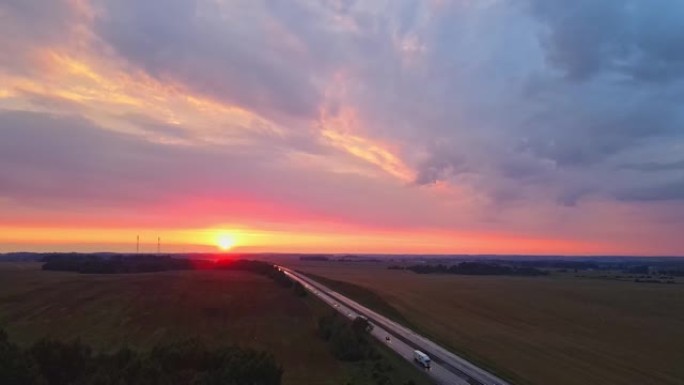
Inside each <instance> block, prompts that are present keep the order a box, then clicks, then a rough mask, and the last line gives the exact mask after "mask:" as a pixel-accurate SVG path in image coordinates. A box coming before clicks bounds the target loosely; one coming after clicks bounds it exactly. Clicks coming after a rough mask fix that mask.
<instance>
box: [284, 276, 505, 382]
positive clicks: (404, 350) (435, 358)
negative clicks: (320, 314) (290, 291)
mask: <svg viewBox="0 0 684 385" xmlns="http://www.w3.org/2000/svg"><path fill="white" fill-rule="evenodd" d="M277 267H278V268H280V269H281V270H282V271H283V272H284V273H285V274H287V275H288V276H289V277H290V278H292V279H294V280H295V281H297V282H299V283H301V284H302V285H303V286H304V287H305V288H306V289H307V290H308V291H309V292H311V293H312V294H314V295H315V296H317V297H318V298H320V299H321V300H323V302H325V303H327V304H328V305H330V306H331V307H333V308H334V309H336V310H337V311H339V312H340V313H342V314H343V315H344V316H346V317H348V318H350V319H354V318H356V317H358V316H364V317H366V318H368V320H369V321H370V323H371V324H373V330H372V331H371V334H372V335H373V337H375V338H377V339H378V340H379V341H380V342H381V343H383V344H386V345H387V346H388V347H389V348H390V349H392V350H394V351H395V352H396V353H397V354H399V355H400V356H402V357H404V359H406V360H407V361H408V362H409V363H411V364H412V365H416V367H419V368H422V367H421V366H420V365H418V364H417V363H415V362H414V360H413V351H414V350H420V351H422V352H423V353H425V354H427V355H428V356H430V358H431V360H432V365H431V368H430V369H429V370H426V369H423V370H425V371H426V373H427V374H428V376H430V377H431V378H432V379H433V380H434V381H435V382H436V383H437V384H440V385H441V384H444V385H447V384H448V385H510V384H509V383H508V382H506V381H504V380H502V379H500V378H498V377H496V376H495V375H493V374H491V373H489V372H487V371H486V370H484V369H481V368H479V367H477V366H475V365H473V364H471V363H470V362H468V361H466V360H465V359H463V358H461V357H459V356H457V355H456V354H454V353H451V352H450V351H448V350H446V349H444V348H443V347H441V346H439V345H437V344H436V343H434V342H432V341H430V340H429V339H427V338H425V337H423V336H421V335H419V334H417V333H415V332H414V331H412V330H410V329H408V328H406V327H404V326H402V325H400V324H398V323H396V322H394V321H392V320H390V319H388V318H387V317H384V316H382V315H380V314H378V313H376V312H374V311H373V310H370V309H368V308H367V307H365V306H363V305H361V304H359V303H357V302H355V301H353V300H351V299H349V298H347V297H345V296H343V295H341V294H339V293H337V292H335V291H333V290H331V289H329V288H327V287H326V286H324V285H321V284H320V283H318V282H316V281H314V280H312V279H310V278H308V277H306V276H305V275H303V274H300V273H298V272H296V271H294V270H291V269H288V268H286V267H283V266H277ZM387 336H389V337H390V340H389V341H387V339H386V338H387Z"/></svg>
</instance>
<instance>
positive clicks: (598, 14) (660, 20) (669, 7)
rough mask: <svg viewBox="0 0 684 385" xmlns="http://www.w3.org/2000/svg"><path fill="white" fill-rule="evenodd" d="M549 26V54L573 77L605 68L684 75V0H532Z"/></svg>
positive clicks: (658, 77)
mask: <svg viewBox="0 0 684 385" xmlns="http://www.w3.org/2000/svg"><path fill="white" fill-rule="evenodd" d="M530 3H531V7H532V10H533V12H534V15H535V16H536V17H537V18H538V19H539V20H541V21H542V22H543V23H544V24H545V25H546V26H547V27H548V34H546V36H545V38H544V43H545V47H546V48H547V56H548V58H549V60H550V61H551V62H552V63H553V64H554V65H556V66H558V68H560V69H561V70H562V71H564V72H565V73H566V74H567V76H568V77H569V78H571V79H576V80H585V79H588V78H590V77H591V76H594V75H596V74H598V73H601V72H604V71H610V72H616V73H620V74H623V75H626V76H629V77H631V78H633V79H635V80H642V81H665V80H676V79H678V78H680V77H681V76H682V75H684V3H682V2H681V1H678V0H602V1H593V0H578V1H572V2H568V1H563V0H530Z"/></svg>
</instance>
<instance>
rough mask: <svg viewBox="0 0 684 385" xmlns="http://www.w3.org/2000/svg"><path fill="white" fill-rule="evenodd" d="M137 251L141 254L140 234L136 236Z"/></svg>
mask: <svg viewBox="0 0 684 385" xmlns="http://www.w3.org/2000/svg"><path fill="white" fill-rule="evenodd" d="M135 253H136V254H140V235H136V236H135Z"/></svg>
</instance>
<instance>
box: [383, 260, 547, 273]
mask: <svg viewBox="0 0 684 385" xmlns="http://www.w3.org/2000/svg"><path fill="white" fill-rule="evenodd" d="M388 268H389V269H400V270H410V271H413V272H414V273H418V274H462V275H520V276H538V275H547V274H549V273H548V272H547V271H544V270H540V269H537V268H534V267H527V266H507V265H501V264H497V263H482V262H461V263H459V264H456V265H451V266H447V265H444V264H438V265H412V266H406V267H402V266H390V267H388Z"/></svg>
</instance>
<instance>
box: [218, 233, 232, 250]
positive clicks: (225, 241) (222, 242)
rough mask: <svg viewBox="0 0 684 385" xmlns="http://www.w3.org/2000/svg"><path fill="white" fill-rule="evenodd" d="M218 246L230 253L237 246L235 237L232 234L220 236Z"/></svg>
mask: <svg viewBox="0 0 684 385" xmlns="http://www.w3.org/2000/svg"><path fill="white" fill-rule="evenodd" d="M216 245H217V246H218V247H219V249H221V250H223V251H228V250H230V249H232V248H233V246H235V237H233V236H232V235H230V234H220V235H219V236H218V239H217V240H216Z"/></svg>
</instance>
